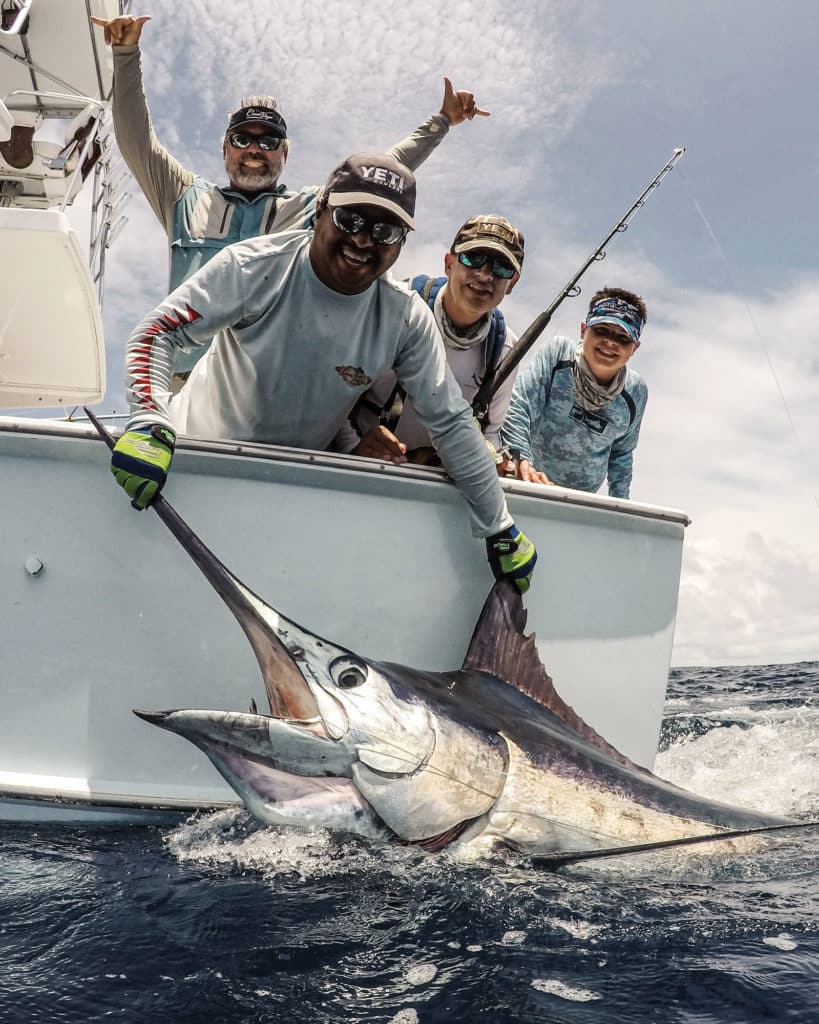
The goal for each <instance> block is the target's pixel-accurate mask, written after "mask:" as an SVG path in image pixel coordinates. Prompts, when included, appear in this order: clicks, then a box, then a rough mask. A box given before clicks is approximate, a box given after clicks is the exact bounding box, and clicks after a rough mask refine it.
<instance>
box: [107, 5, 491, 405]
mask: <svg viewBox="0 0 819 1024" xmlns="http://www.w3.org/2000/svg"><path fill="white" fill-rule="evenodd" d="M149 20H150V18H148V17H145V16H143V17H131V16H128V15H126V16H121V17H118V18H114V19H112V20H111V21H105V20H103V19H101V18H92V19H91V21H92V22H93V23H94V24H95V25H99V26H101V27H102V28H104V29H105V41H106V43H109V44H110V45H111V46H112V49H113V57H114V95H113V116H114V130H115V133H116V138H117V144H118V146H119V149H120V152H121V153H122V156H123V158H124V160H125V162H126V164H127V165H128V169H129V170H130V171H131V174H133V176H134V178H135V179H136V181H137V183H138V184H139V187H140V188H141V189H142V191H143V193H144V194H145V197H146V199H147V200H148V202H149V204H150V206H151V209H152V210H153V211H154V213H155V214H156V216H157V218H158V219H159V221H160V223H161V224H162V226H163V228H164V229H165V234H166V235H167V238H168V244H169V246H170V282H169V287H170V288H171V289H173V288H176V287H177V285H180V284H181V283H182V282H183V281H185V280H186V279H187V278H188V277H189V276H190V275H191V274H193V273H194V272H195V271H197V270H199V268H200V267H203V266H204V265H205V264H206V263H207V262H208V260H210V259H212V257H213V256H214V255H215V254H216V253H218V252H219V251H220V250H221V249H223V248H224V247H225V246H226V245H230V244H232V243H233V242H238V241H241V240H243V239H246V238H253V237H255V236H256V235H262V234H269V233H272V232H277V231H291V230H299V229H303V228H309V227H312V225H313V218H314V216H315V209H316V197H317V194H318V192H319V186H318V185H308V186H305V187H303V188H300V189H290V188H287V187H286V186H285V185H282V184H280V183H279V178H280V176H281V174H282V172H283V170H284V165H285V163H286V162H287V156H288V151H289V143H288V139H287V125H286V123H285V120H284V118H283V117H282V115H281V113H280V112H279V111H278V110H277V103H276V100H275V99H274V98H273V97H272V96H249V97H246V98H245V99H243V100H242V101H241V102H240V104H239V108H238V109H237V110H235V111H234V112H233V113H232V114H231V115H230V117H229V119H228V125H227V130H226V132H225V137H224V140H223V142H222V154H223V157H224V162H225V171H226V173H227V177H228V185H227V186H221V187H220V186H217V185H216V184H215V183H214V182H212V181H208V180H207V179H206V178H203V177H201V176H200V175H198V174H196V173H194V172H193V171H191V170H188V169H187V168H186V167H183V166H182V164H180V163H179V161H178V160H176V159H175V158H174V157H173V156H171V154H170V153H169V152H168V151H167V150H166V149H165V147H164V146H163V145H162V144H161V143H160V142H159V140H158V139H157V137H156V135H155V134H154V130H153V126H152V124H151V117H150V114H149V112H148V105H147V101H146V99H145V90H144V86H143V80H142V65H141V56H140V49H139V40H140V37H141V34H142V29H143V26H144V24H145V22H147V21H149ZM476 115H480V116H488V115H487V112H486V111H484V110H481V109H480V108H479V107H478V106H477V104H476V102H475V97H474V96H473V94H472V93H471V92H468V91H466V90H457V91H456V90H455V89H453V87H452V83H451V82H450V81H449V79H444V99H443V103H442V105H441V109H440V111H439V112H438V113H437V114H433V115H432V116H431V117H430V118H428V119H427V120H426V121H425V122H424V123H423V124H422V125H420V126H419V127H418V128H416V129H415V131H414V132H413V133H412V134H411V135H409V136H408V137H407V138H405V139H402V140H401V141H400V142H398V143H396V145H395V146H393V148H392V149H391V150H390V151H389V152H390V154H391V155H392V156H394V157H395V158H396V159H397V160H400V161H401V162H402V163H404V164H406V165H407V166H408V167H410V168H411V169H413V170H414V169H416V168H418V167H419V166H420V165H421V164H422V163H423V162H424V161H425V160H426V159H427V157H428V156H430V154H431V153H432V151H433V150H434V149H435V147H436V146H437V145H438V144H439V143H440V142H441V140H442V139H443V138H444V136H445V135H446V133H447V132H448V131H449V129H450V127H451V126H453V125H457V124H461V123H462V122H463V121H466V120H471V119H472V118H473V117H475V116H476ZM204 351H205V349H198V350H197V351H196V352H181V351H180V352H177V353H176V354H175V358H176V363H175V364H174V369H175V371H176V373H177V374H178V375H179V378H178V379H177V380H176V381H175V383H174V387H175V389H177V388H178V387H180V386H181V384H182V383H183V382H184V379H185V377H186V376H187V373H188V372H189V371H190V370H191V368H192V367H193V365H194V363H195V362H196V360H197V359H199V358H201V356H202V354H203V352H204Z"/></svg>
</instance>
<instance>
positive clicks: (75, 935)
mask: <svg viewBox="0 0 819 1024" xmlns="http://www.w3.org/2000/svg"><path fill="white" fill-rule="evenodd" d="M817 684H819V664H816V663H802V664H798V665H785V666H768V667H762V668H760V667H755V668H730V669H726V668H721V669H686V670H675V671H674V672H673V673H672V677H671V680H670V686H669V696H668V702H667V706H666V717H665V721H664V725H663V735H662V742H661V751H660V754H659V756H658V760H657V765H656V772H657V774H659V775H661V776H663V777H664V778H668V779H670V780H671V781H673V782H675V783H678V784H680V785H684V786H686V787H687V788H689V789H692V790H694V791H696V792H698V793H702V794H704V795H707V796H709V797H712V798H715V799H722V800H726V801H729V802H731V803H741V804H746V805H748V806H750V807H753V808H754V809H756V810H762V811H772V812H777V813H781V814H787V815H793V816H796V817H798V818H800V819H804V820H808V819H810V820H815V819H817V818H819V771H817V765H818V764H819V699H817ZM745 842H746V843H747V842H748V841H747V840H746V841H745ZM722 845H723V846H724V847H727V844H722ZM719 847H720V844H716V845H714V846H710V845H709V847H699V848H696V849H695V850H689V851H687V852H683V851H680V850H678V851H666V852H664V853H651V854H644V855H639V856H638V855H632V856H629V857H625V858H620V859H618V860H612V861H599V862H593V863H588V864H584V865H583V864H581V865H576V866H574V867H572V868H565V869H561V870H560V871H559V872H557V873H547V872H544V871H542V870H535V869H533V868H531V867H530V866H527V865H526V864H518V865H514V866H513V865H510V864H508V863H507V864H496V865H492V866H486V865H483V866H480V867H478V866H475V865H468V864H464V863H460V862H458V861H457V860H453V859H451V858H449V857H446V856H440V855H439V856H426V855H423V854H419V853H418V852H416V851H412V850H406V849H398V848H388V849H384V848H383V847H374V846H372V845H368V844H367V843H365V842H363V841H358V840H352V839H350V838H347V837H340V836H333V835H330V834H327V833H325V832H321V831H315V832H310V833H294V832H289V833H286V832H277V831H275V830H272V829H268V828H262V827H260V826H257V825H256V824H254V823H253V822H251V821H250V820H249V819H248V818H247V816H246V815H245V814H244V813H243V812H239V811H230V812H225V811H223V812H219V813H217V814H215V815H211V816H202V817H198V818H195V819H193V820H191V821H188V822H186V823H185V824H182V825H177V826H168V827H165V828H132V829H113V828H73V827H71V828H69V827H53V828H41V827H36V828H32V827H31V826H27V827H11V826H0V1021H2V1022H4V1024H5V1022H9V1024H18V1022H19V1024H28V1022H41V1021H42V1022H46V1021H47V1022H50V1024H51V1022H71V1024H75V1022H91V1021H128V1022H140V1024H142V1022H146V1021H163V1022H166V1021H168V1022H180V1024H182V1022H191V1024H194V1022H203V1024H204V1022H207V1024H218V1022H237V1024H238V1022H243V1024H247V1022H288V1024H290V1022H292V1024H297V1022H310V1024H313V1022H319V1024H321V1022H341V1021H344V1022H348V1021H349V1022H364V1021H367V1022H384V1024H387V1022H391V1024H416V1022H417V1024H426V1022H472V1021H481V1022H487V1024H501V1022H513V1021H514V1022H524V1024H526V1022H534V1021H537V1022H544V1024H551V1022H555V1024H557V1022H560V1024H591V1022H594V1024H607V1022H618V1024H619V1022H623V1024H626V1022H644V1021H645V1022H648V1021H652V1022H653V1021H658V1022H659V1021H662V1022H674V1024H675V1022H681V1024H682V1022H685V1024H712V1022H713V1024H729V1022H731V1024H732V1022H736V1024H752V1022H757V1021H777V1022H800V1024H802V1022H804V1024H808V1022H816V1021H817V1020H819V830H817V829H812V830H806V831H805V832H801V831H799V832H796V833H789V834H788V835H787V838H779V839H776V840H772V839H769V840H766V841H764V842H761V841H756V842H755V845H754V847H753V848H751V849H749V848H748V847H747V846H746V847H742V848H736V849H727V848H722V849H720V848H719Z"/></svg>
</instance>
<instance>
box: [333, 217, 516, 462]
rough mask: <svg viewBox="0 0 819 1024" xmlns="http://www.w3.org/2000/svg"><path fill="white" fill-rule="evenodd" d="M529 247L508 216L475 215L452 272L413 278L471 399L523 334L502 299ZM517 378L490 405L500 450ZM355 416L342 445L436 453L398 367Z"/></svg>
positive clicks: (448, 257)
mask: <svg viewBox="0 0 819 1024" xmlns="http://www.w3.org/2000/svg"><path fill="white" fill-rule="evenodd" d="M523 247H524V240H523V234H522V233H521V232H520V231H519V230H518V229H517V228H516V227H515V226H514V224H511V223H510V222H509V221H508V220H506V218H504V217H500V216H498V215H496V214H480V215H479V216H476V217H470V218H469V220H468V221H467V222H466V223H465V224H463V225H462V226H461V227H460V228H459V229H458V232H457V234H456V235H455V238H454V239H453V242H452V245H451V246H450V249H449V252H447V253H446V254H445V256H444V274H445V276H444V277H428V276H426V275H425V274H419V275H418V276H417V277H414V278H412V280H411V281H410V282H409V283H410V286H411V287H412V288H413V289H414V290H415V291H416V292H418V294H419V295H420V296H421V298H422V299H423V300H424V301H425V302H426V303H427V305H428V306H429V308H430V309H431V310H432V313H433V315H434V317H435V322H436V323H437V324H438V329H439V330H440V332H441V336H442V338H443V339H444V348H445V351H446V358H447V362H448V364H449V368H450V370H451V371H452V373H453V374H454V376H455V380H456V381H457V382H458V384H459V385H460V387H461V392H462V394H463V396H464V398H465V399H466V400H467V401H468V402H471V401H472V399H473V398H474V396H475V393H476V391H477V390H478V388H479V387H480V385H481V383H482V381H483V379H484V378H485V376H486V375H487V373H494V371H495V369H496V368H497V366H498V364H499V363H500V361H501V359H502V358H503V357H504V356H505V355H506V353H507V352H508V351H509V349H511V348H512V346H513V345H514V344H515V342H516V341H517V337H516V336H515V335H514V333H513V332H512V331H511V330H509V328H508V327H507V326H506V322H505V319H504V316H503V314H502V313H501V311H500V309H499V308H498V307H499V306H500V304H501V302H502V301H503V299H504V298H505V297H506V296H507V295H508V294H509V293H510V292H511V291H512V289H513V288H514V286H515V285H516V284H517V282H518V279H519V278H520V271H521V268H522V266H523ZM514 383H515V375H514V374H511V375H510V376H509V378H508V379H507V380H506V381H504V383H503V386H502V387H500V388H499V389H498V391H497V393H496V394H495V396H494V398H493V399H492V403H491V405H490V406H489V418H488V421H487V425H486V427H485V437H486V440H487V442H488V443H489V444H490V445H491V446H492V447H491V449H490V451H493V452H494V451H495V449H497V448H499V447H500V442H499V438H498V432H499V431H500V426H501V423H502V422H503V418H504V416H505V415H506V410H507V408H508V406H509V400H510V398H511V396H512V387H513V385H514ZM350 424H351V425H350V428H348V429H345V430H344V431H343V433H342V435H340V436H339V438H338V439H337V442H336V446H337V447H338V448H339V450H342V451H352V452H353V453H354V454H355V455H363V456H367V457H368V458H371V459H383V460H386V461H392V462H395V463H396V464H401V463H402V462H406V461H407V460H409V461H412V462H424V463H429V462H431V461H435V459H434V454H435V453H434V450H433V449H432V448H431V441H430V436H429V432H428V431H427V430H426V428H425V426H424V424H423V422H422V420H421V418H420V417H419V415H418V411H417V409H416V408H415V405H414V403H413V401H412V399H411V398H409V397H408V396H407V394H406V392H405V391H404V389H403V388H402V387H401V385H400V383H399V382H398V378H397V376H396V373H395V371H394V370H388V371H387V373H385V374H383V375H382V376H381V377H379V378H378V380H376V382H375V383H374V384H373V386H372V387H371V388H370V389H369V391H367V393H366V394H365V395H364V396H363V398H362V399H361V401H360V402H359V403H358V404H357V405H356V407H355V409H354V410H353V412H352V414H351V417H350Z"/></svg>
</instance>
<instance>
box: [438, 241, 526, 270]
mask: <svg viewBox="0 0 819 1024" xmlns="http://www.w3.org/2000/svg"><path fill="white" fill-rule="evenodd" d="M473 249H491V250H492V251H493V252H499V253H500V254H501V255H502V256H505V257H506V258H507V259H508V260H509V262H510V263H511V264H512V266H513V267H514V268H515V273H516V274H519V273H520V267H521V262H520V260H519V259H518V258H517V256H515V255H514V253H511V252H510V251H509V250H508V249H507V248H506V246H505V245H503V244H502V243H501V242H496V241H494V240H493V239H491V238H471V239H470V240H469V241H468V242H460V243H459V244H458V245H456V246H455V247H454V249H453V250H452V251H453V252H454V253H455V254H456V255H457V254H458V253H459V252H471V251H472V250H473Z"/></svg>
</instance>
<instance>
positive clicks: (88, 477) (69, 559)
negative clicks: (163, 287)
mask: <svg viewBox="0 0 819 1024" xmlns="http://www.w3.org/2000/svg"><path fill="white" fill-rule="evenodd" d="M128 6H129V4H127V3H117V2H115V0H2V2H0V13H1V14H2V22H1V23H0V25H1V27H0V100H2V105H0V267H2V270H0V280H2V297H3V301H2V316H0V407H3V408H4V409H7V410H9V413H8V415H4V416H2V417H0V472H2V479H3V483H4V500H3V505H2V510H1V511H0V528H2V538H3V540H2V543H0V595H2V596H0V649H2V652H3V654H2V659H3V660H2V675H3V686H2V689H1V690H0V820H29V821H45V820H65V821H117V822H123V821H128V822H139V821H152V820H156V819H157V817H166V816H168V815H174V814H176V815H178V814H180V813H186V812H189V811H191V810H194V809H199V808H205V807H214V806H224V805H226V804H229V803H234V802H235V801H236V796H235V794H234V793H233V791H232V790H230V789H229V788H228V787H227V786H226V784H225V783H224V782H223V780H222V779H221V777H220V776H219V775H218V774H217V773H216V771H215V769H213V768H212V767H211V766H210V765H209V764H207V763H203V759H202V758H201V756H200V755H199V754H198V753H197V751H196V750H194V749H193V747H191V746H189V745H187V744H182V743H178V744H174V743H168V742H167V737H164V736H163V735H162V734H161V733H160V732H159V731H158V730H150V729H147V728H146V727H145V725H144V723H141V722H139V721H138V720H137V719H136V718H135V717H134V716H133V715H132V714H131V709H132V708H134V707H149V708H158V707H170V706H176V707H207V708H214V709H216V708H223V709H226V710H228V709H232V708H235V707H237V706H247V705H248V704H250V703H251V702H253V701H255V702H256V704H257V705H258V706H264V700H265V694H264V693H263V692H260V683H259V681H258V672H257V670H256V666H255V663H254V661H253V656H252V653H251V652H250V651H249V649H248V646H247V644H246V643H245V641H244V638H243V637H242V635H241V633H240V631H239V630H238V629H237V628H236V626H235V624H234V623H232V622H231V621H230V619H229V618H227V617H226V616H225V613H224V609H223V607H222V605H221V603H220V602H219V601H218V599H217V598H216V597H215V595H214V594H213V593H212V592H211V591H210V590H209V588H207V587H206V586H204V585H202V583H201V581H200V579H199V577H198V574H197V571H196V569H195V567H193V566H192V564H191V563H190V562H189V560H188V559H186V558H185V556H184V552H182V551H180V550H179V549H178V546H176V545H175V544H174V543H173V541H172V539H171V538H169V537H166V536H165V535H164V534H163V532H162V531H160V530H159V529H158V528H157V524H156V522H155V520H154V516H153V515H152V514H151V513H146V514H145V515H135V514H134V513H133V512H131V510H130V509H129V508H128V504H127V501H125V500H124V499H123V495H122V493H121V492H120V491H119V490H118V488H117V487H116V486H115V485H114V483H113V481H112V479H111V476H110V474H109V472H108V449H107V448H106V446H105V445H104V443H103V442H102V441H101V440H100V439H99V437H98V435H97V432H96V430H95V429H94V428H93V427H92V426H91V425H90V424H89V423H88V422H87V421H86V420H84V419H83V420H77V419H74V418H72V413H71V410H73V409H74V408H75V407H76V406H78V405H80V404H81V403H87V404H97V406H98V408H99V405H100V403H104V402H105V380H106V369H105V346H104V338H103V330H102V321H101V316H100V303H101V301H102V297H103V285H104V273H105V253H106V251H107V248H108V246H110V245H111V243H112V242H113V241H114V239H115V237H116V236H117V235H118V234H119V231H120V230H121V228H122V227H123V225H124V223H125V219H124V216H123V207H124V203H125V201H126V199H127V193H126V181H127V179H126V175H125V172H124V169H123V168H122V167H121V166H120V160H119V157H118V155H117V153H116V149H115V146H114V144H113V139H112V132H111V127H110V107H109V104H110V96H111V85H112V75H113V69H112V63H111V56H110V51H109V50H107V49H106V48H105V47H103V46H102V45H100V40H99V38H98V37H97V36H96V35H95V34H94V32H92V31H91V28H90V25H89V16H90V15H94V16H97V17H101V18H106V19H110V18H112V17H115V16H116V15H117V14H118V13H125V12H127V8H128ZM57 127H58V128H59V132H60V135H59V137H58V138H57V141H55V140H54V134H55V128H57ZM81 205H82V206H84V208H85V209H86V210H88V211H90V213H89V216H90V222H91V228H90V230H91V238H90V243H89V246H88V254H87V255H86V254H85V253H84V251H83V246H82V245H81V244H80V241H79V239H78V237H77V235H76V232H75V228H74V226H73V225H74V222H75V221H76V220H77V216H76V213H75V212H74V211H76V210H77V208H78V207H80V206H81ZM133 312H134V319H136V318H137V316H138V314H139V313H140V312H141V311H140V310H134V311H133ZM114 372H118V371H117V370H115V371H114ZM60 409H63V410H64V411H69V415H68V418H65V416H64V414H63V418H58V416H57V414H58V413H59V412H60ZM32 410H37V413H36V414H32ZM45 410H48V411H49V418H44V417H43V415H42V412H41V411H45ZM115 432H116V430H115ZM46 482H47V486H46ZM503 487H504V489H505V490H506V493H507V497H508V500H509V506H510V511H511V512H512V514H513V516H514V517H515V520H516V522H517V523H518V525H519V526H520V527H521V528H522V529H523V530H525V532H526V533H527V534H528V535H529V536H530V537H533V538H534V539H535V540H536V543H537V544H538V548H539V551H540V556H541V561H540V564H539V567H538V576H537V579H536V582H535V585H534V586H533V588H532V590H531V591H530V592H529V594H527V597H526V603H527V608H528V616H529V619H528V621H529V625H530V628H532V629H533V630H534V631H536V633H537V643H538V647H539V649H540V652H541V656H542V659H543V661H544V663H545V664H546V665H548V667H549V671H550V673H551V675H552V676H553V678H554V679H555V682H556V684H558V686H559V688H560V691H561V694H562V695H563V697H564V698H565V699H566V701H567V702H568V703H569V704H571V705H572V706H573V707H574V708H575V710H576V711H577V712H578V714H580V715H581V716H582V717H583V718H584V719H585V721H587V722H588V723H589V724H590V725H592V726H593V727H594V728H595V729H596V730H597V731H598V732H600V733H601V734H603V735H605V736H606V737H607V738H608V739H609V740H610V741H611V742H612V743H613V744H614V745H615V746H616V747H617V748H618V749H619V750H621V751H622V752H623V753H624V754H626V755H627V756H628V757H630V758H631V759H632V760H634V761H636V762H637V763H638V764H641V765H645V766H647V767H650V766H651V765H652V763H653V760H654V756H655V753H656V748H657V740H658V736H659V729H660V722H661V718H662V711H663V703H664V699H665V690H666V682H667V677H668V668H669V662H670V657H671V645H672V639H673V630H674V620H675V615H676V609H677V592H678V585H679V576H680V562H681V556H682V544H683V534H684V530H685V526H686V524H687V522H688V518H687V516H686V515H685V514H684V513H683V512H680V511H678V510H675V509H667V508H661V507H658V506H654V505H649V504H641V503H639V502H633V501H625V500H619V499H612V498H608V497H604V496H601V495H597V494H587V493H583V492H578V491H571V490H568V489H565V488H560V487H552V488H542V487H538V486H536V485H531V484H525V483H522V482H520V481H513V480H504V481H503ZM166 493H167V495H168V497H169V498H170V499H171V500H172V501H173V503H174V504H175V505H176V507H177V508H178V509H179V511H180V513H181V514H182V515H183V516H184V517H185V519H186V520H187V521H188V522H190V523H191V526H192V527H193V528H194V529H195V530H196V532H197V533H199V534H200V535H201V536H202V537H203V538H205V539H206V540H207V543H208V545H209V546H210V547H211V548H212V549H213V550H215V551H217V552H218V553H219V556H220V558H222V559H223V560H224V561H225V563H226V564H229V565H230V566H231V567H232V568H233V569H234V570H235V571H236V573H237V574H238V575H239V576H240V577H243V578H247V579H251V578H252V579H253V581H254V586H256V587H258V589H259V591H260V592H261V593H264V594H265V595H266V596H268V597H269V598H270V599H271V600H272V601H273V602H274V603H275V604H276V605H277V606H279V607H281V608H282V610H283V611H285V612H286V613H287V614H288V616H291V617H292V618H293V619H295V620H297V621H299V620H301V621H310V622H311V623H313V624H315V626H316V627H317V628H318V629H319V630H320V631H321V632H322V633H323V634H324V635H326V636H330V637H333V638H334V640H336V641H337V642H338V643H341V644H344V645H345V646H347V647H349V648H351V649H361V650H366V651H367V652H368V653H369V654H370V655H371V656H372V657H373V658H376V659H378V660H381V661H388V662H398V663H412V664H416V665H420V666H422V667H425V668H428V669H430V670H444V669H446V668H447V667H450V666H451V665H453V664H460V662H461V660H462V659H463V655H464V651H465V650H466V647H467V644H468V642H469V638H470V635H471V631H472V626H473V624H474V621H475V620H476V618H477V615H478V612H479V610H480V608H481V606H482V605H483V602H484V600H485V598H486V595H487V593H488V591H489V589H490V586H491V582H492V581H491V578H490V576H489V573H488V570H487V568H486V564H485V560H484V556H483V545H482V542H480V541H477V540H473V539H471V538H470V537H469V530H468V524H467V515H466V510H465V507H464V505H463V502H462V501H461V499H460V496H459V494H458V493H457V491H456V490H455V488H454V487H453V486H452V485H451V484H450V483H449V481H448V480H447V478H446V477H445V475H444V474H443V472H442V471H441V470H439V469H434V468H428V467H420V466H400V467H399V466H393V465H392V464H387V463H381V462H377V461H372V460H367V459H361V458H356V457H353V456H345V455H337V454H332V453H328V452H318V451H305V450H299V449H292V448H283V447H277V446H274V445H261V444H247V443H238V442H234V441H230V440H223V439H221V440H210V439H206V438H202V439H199V438H185V437H182V438H180V439H179V442H178V445H177V450H176V455H175V460H174V472H173V475H172V477H171V479H170V482H169V484H168V487H167V489H166ZM305 532H306V533H307V534H308V535H309V536H310V537H311V542H310V544H309V546H306V545H303V544H302V543H301V541H300V538H301V537H302V536H304V535H305ZM443 563H446V564H447V565H448V571H447V572H446V573H442V572H441V571H440V567H441V565H442V564H443ZM149 644H150V649H151V651H152V654H151V658H150V661H148V659H147V658H146V657H145V651H146V649H147V648H148V645H149Z"/></svg>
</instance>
